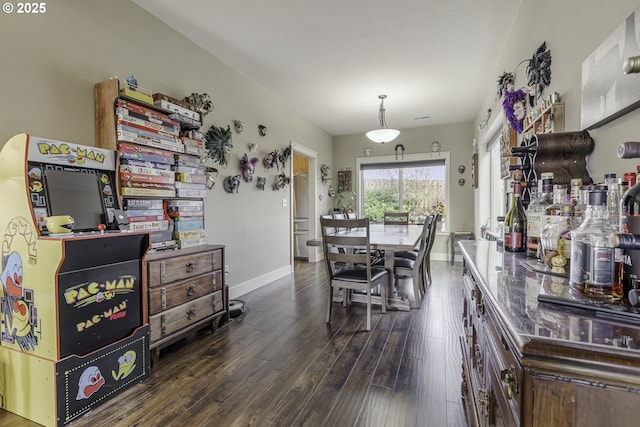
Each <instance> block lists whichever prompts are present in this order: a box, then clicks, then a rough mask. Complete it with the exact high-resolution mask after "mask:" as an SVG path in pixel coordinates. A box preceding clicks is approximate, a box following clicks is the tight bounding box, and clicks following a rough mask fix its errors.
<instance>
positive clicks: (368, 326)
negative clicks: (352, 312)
mask: <svg viewBox="0 0 640 427" xmlns="http://www.w3.org/2000/svg"><path fill="white" fill-rule="evenodd" d="M370 330H371V288H370V287H367V331H370Z"/></svg>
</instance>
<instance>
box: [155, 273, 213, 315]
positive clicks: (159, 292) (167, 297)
mask: <svg viewBox="0 0 640 427" xmlns="http://www.w3.org/2000/svg"><path fill="white" fill-rule="evenodd" d="M219 290H222V270H216V271H214V272H212V273H207V274H204V275H202V276H197V277H192V278H190V279H187V280H182V281H179V282H176V283H172V284H170V285H165V286H156V287H153V288H150V289H149V315H154V314H157V313H159V312H161V311H163V310H168V309H171V308H173V307H177V306H179V305H181V304H184V303H186V302H189V301H193V300H196V299H198V298H200V297H203V296H205V295H207V294H210V293H212V292H215V291H219Z"/></svg>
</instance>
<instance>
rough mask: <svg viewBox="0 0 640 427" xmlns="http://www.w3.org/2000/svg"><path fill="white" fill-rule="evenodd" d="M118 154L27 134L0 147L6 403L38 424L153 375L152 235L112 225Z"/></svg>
mask: <svg viewBox="0 0 640 427" xmlns="http://www.w3.org/2000/svg"><path fill="white" fill-rule="evenodd" d="M115 159H116V156H115V152H113V151H109V150H103V149H100V148H96V147H89V146H83V145H78V144H72V143H68V142H61V141H54V140H48V139H44V138H37V137H33V136H30V135H27V134H20V135H16V136H14V137H13V138H11V139H10V140H9V141H8V142H7V143H6V144H5V145H4V147H3V148H2V151H0V203H1V205H2V208H1V209H0V238H1V239H2V258H1V261H2V265H1V268H2V271H1V274H0V279H1V282H2V286H1V287H0V376H1V378H2V380H1V381H0V394H1V395H2V407H3V408H4V409H6V410H7V411H10V412H13V413H16V414H18V415H20V416H22V417H25V418H28V419H30V420H33V421H35V422H37V423H40V424H43V425H47V426H53V425H63V424H66V423H68V422H70V421H71V420H73V419H75V418H77V417H78V416H80V415H82V414H83V413H85V412H87V411H89V410H90V409H91V408H92V407H94V406H95V405H97V404H99V403H102V402H105V401H106V400H108V399H110V398H112V397H114V396H115V395H117V394H118V393H120V392H121V391H123V390H125V389H127V388H128V387H130V386H132V385H133V384H136V383H138V382H140V381H141V380H142V379H144V378H145V377H146V376H148V375H149V366H150V362H149V326H148V324H147V322H146V320H145V316H144V313H145V312H146V298H145V293H146V290H145V289H144V280H143V279H144V278H143V268H142V263H143V258H144V256H145V254H146V251H147V249H148V246H149V235H148V234H147V233H130V232H121V231H119V230H118V229H117V227H115V226H114V225H115V222H114V210H115V209H117V208H118V205H117V198H116V196H115V194H114V192H115V188H114V182H115V166H116V160H115ZM69 217H71V218H73V227H72V228H71V227H70V226H69V224H68V222H69ZM56 220H57V222H56Z"/></svg>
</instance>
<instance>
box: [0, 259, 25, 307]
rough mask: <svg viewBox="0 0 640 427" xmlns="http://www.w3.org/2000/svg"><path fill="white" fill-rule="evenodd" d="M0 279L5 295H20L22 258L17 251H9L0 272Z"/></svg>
mask: <svg viewBox="0 0 640 427" xmlns="http://www.w3.org/2000/svg"><path fill="white" fill-rule="evenodd" d="M0 280H1V281H2V287H3V288H4V292H5V294H6V295H11V296H12V297H15V298H19V297H21V296H22V258H20V255H19V254H18V253H17V252H11V253H10V254H9V256H8V257H7V261H6V263H5V265H4V268H3V269H2V273H0Z"/></svg>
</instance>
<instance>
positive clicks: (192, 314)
mask: <svg viewBox="0 0 640 427" xmlns="http://www.w3.org/2000/svg"><path fill="white" fill-rule="evenodd" d="M195 317H196V308H195V307H189V311H187V319H189V320H193V319H195Z"/></svg>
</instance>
